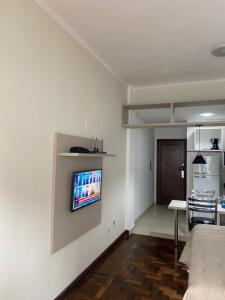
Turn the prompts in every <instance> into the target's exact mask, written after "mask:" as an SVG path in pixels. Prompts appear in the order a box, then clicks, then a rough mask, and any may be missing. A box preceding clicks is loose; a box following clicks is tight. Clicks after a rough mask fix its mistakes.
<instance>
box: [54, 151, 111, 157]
mask: <svg viewBox="0 0 225 300" xmlns="http://www.w3.org/2000/svg"><path fill="white" fill-rule="evenodd" d="M58 155H59V156H62V157H76V158H78V157H87V158H91V157H115V156H116V155H115V154H112V153H70V152H68V153H59V154H58Z"/></svg>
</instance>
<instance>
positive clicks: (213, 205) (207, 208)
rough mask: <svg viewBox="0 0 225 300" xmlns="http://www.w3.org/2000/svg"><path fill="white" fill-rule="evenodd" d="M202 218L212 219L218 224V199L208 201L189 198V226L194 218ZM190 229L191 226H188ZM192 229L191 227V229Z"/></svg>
mask: <svg viewBox="0 0 225 300" xmlns="http://www.w3.org/2000/svg"><path fill="white" fill-rule="evenodd" d="M196 215H197V216H198V217H199V216H202V217H207V218H210V219H212V220H213V221H214V223H215V224H216V222H217V199H215V198H214V197H212V198H210V197H208V199H206V198H204V199H200V198H198V199H196V198H192V197H188V198H187V221H188V225H190V223H191V219H192V217H194V216H196ZM188 227H189V226H188ZM189 228H190V227H189Z"/></svg>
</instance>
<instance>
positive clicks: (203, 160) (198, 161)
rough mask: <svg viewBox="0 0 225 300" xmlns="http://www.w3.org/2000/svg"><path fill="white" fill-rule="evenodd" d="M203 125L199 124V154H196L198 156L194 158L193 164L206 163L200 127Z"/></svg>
mask: <svg viewBox="0 0 225 300" xmlns="http://www.w3.org/2000/svg"><path fill="white" fill-rule="evenodd" d="M201 126H202V125H198V143H199V144H198V145H199V148H198V149H199V150H198V154H197V155H196V157H195V159H194V160H193V162H192V164H194V165H195V164H200V165H205V164H206V161H205V159H204V157H203V156H202V155H201V153H200V151H201V150H200V148H201V147H200V127H201Z"/></svg>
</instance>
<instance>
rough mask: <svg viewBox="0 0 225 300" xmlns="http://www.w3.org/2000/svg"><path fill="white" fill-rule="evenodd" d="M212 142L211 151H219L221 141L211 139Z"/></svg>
mask: <svg viewBox="0 0 225 300" xmlns="http://www.w3.org/2000/svg"><path fill="white" fill-rule="evenodd" d="M210 142H211V143H212V148H211V150H219V139H210Z"/></svg>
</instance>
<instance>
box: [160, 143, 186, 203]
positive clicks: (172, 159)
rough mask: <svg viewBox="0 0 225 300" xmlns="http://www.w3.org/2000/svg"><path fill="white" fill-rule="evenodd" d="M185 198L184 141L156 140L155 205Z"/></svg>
mask: <svg viewBox="0 0 225 300" xmlns="http://www.w3.org/2000/svg"><path fill="white" fill-rule="evenodd" d="M185 197H186V140H158V143H157V204H169V203H170V201H171V200H173V199H174V200H185Z"/></svg>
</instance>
